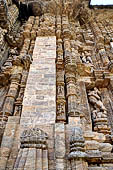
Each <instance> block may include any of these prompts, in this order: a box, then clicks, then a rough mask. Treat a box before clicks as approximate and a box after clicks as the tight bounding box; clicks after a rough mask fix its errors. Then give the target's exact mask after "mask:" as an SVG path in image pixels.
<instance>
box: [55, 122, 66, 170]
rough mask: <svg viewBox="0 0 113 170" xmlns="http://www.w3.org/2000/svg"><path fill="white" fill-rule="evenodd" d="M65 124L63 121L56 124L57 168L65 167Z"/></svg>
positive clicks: (61, 169)
mask: <svg viewBox="0 0 113 170" xmlns="http://www.w3.org/2000/svg"><path fill="white" fill-rule="evenodd" d="M65 145H66V144H65V125H64V124H63V123H57V124H55V157H56V170H59V169H60V170H64V169H65V153H66V149H65Z"/></svg>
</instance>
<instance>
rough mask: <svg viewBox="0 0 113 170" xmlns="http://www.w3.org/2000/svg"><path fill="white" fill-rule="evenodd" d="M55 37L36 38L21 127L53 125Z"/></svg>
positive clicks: (54, 113) (54, 117)
mask: <svg viewBox="0 0 113 170" xmlns="http://www.w3.org/2000/svg"><path fill="white" fill-rule="evenodd" d="M55 59H56V37H55V36H51V37H37V38H36V41H35V48H34V52H33V62H32V64H31V67H30V71H29V75H28V80H27V85H26V90H25V95H24V100H23V111H22V118H21V125H22V127H23V126H29V125H31V126H32V127H33V126H35V125H37V124H51V123H55V119H56V65H55Z"/></svg>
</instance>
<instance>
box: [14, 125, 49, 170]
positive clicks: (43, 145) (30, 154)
mask: <svg viewBox="0 0 113 170" xmlns="http://www.w3.org/2000/svg"><path fill="white" fill-rule="evenodd" d="M47 138H48V136H47V134H46V133H45V132H43V131H42V130H40V129H39V128H31V129H26V130H24V131H23V133H22V134H21V136H20V142H21V145H20V151H19V154H18V157H17V160H16V163H15V166H14V169H15V170H16V168H31V169H47V170H48V149H47ZM20 155H21V158H20ZM23 161H24V162H25V164H23V163H22V162H23Z"/></svg>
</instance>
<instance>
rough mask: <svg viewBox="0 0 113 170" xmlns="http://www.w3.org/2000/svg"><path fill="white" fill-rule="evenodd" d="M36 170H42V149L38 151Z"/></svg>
mask: <svg viewBox="0 0 113 170" xmlns="http://www.w3.org/2000/svg"><path fill="white" fill-rule="evenodd" d="M36 169H37V170H42V149H37V159H36Z"/></svg>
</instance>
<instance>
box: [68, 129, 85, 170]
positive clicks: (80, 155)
mask: <svg viewBox="0 0 113 170" xmlns="http://www.w3.org/2000/svg"><path fill="white" fill-rule="evenodd" d="M72 131H73V132H72V136H71V138H70V153H69V156H68V159H69V160H70V162H71V169H72V170H75V169H77V170H88V165H87V162H86V161H85V158H86V157H87V155H86V153H85V149H84V146H85V144H84V142H85V140H84V138H83V133H82V129H81V128H80V127H74V128H73V129H72Z"/></svg>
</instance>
